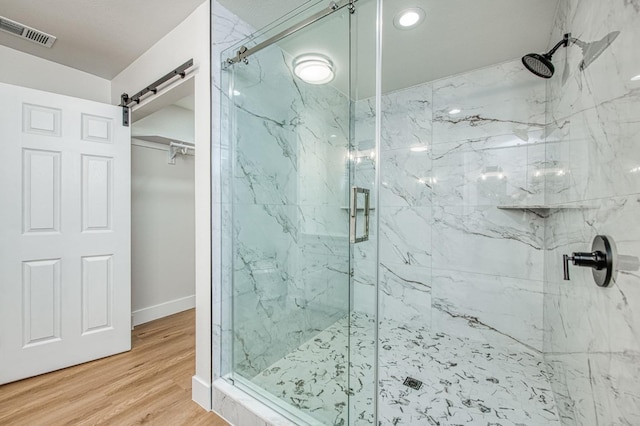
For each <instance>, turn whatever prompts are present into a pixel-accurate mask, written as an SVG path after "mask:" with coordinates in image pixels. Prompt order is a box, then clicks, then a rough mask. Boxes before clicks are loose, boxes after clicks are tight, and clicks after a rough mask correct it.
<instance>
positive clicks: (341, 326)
mask: <svg viewBox="0 0 640 426" xmlns="http://www.w3.org/2000/svg"><path fill="white" fill-rule="evenodd" d="M373 326H374V324H373V321H372V319H371V317H369V316H367V315H364V314H358V313H354V314H352V315H351V324H349V318H348V317H345V318H342V319H340V320H339V321H337V322H336V323H334V324H333V325H331V326H330V327H328V328H327V329H325V330H323V331H322V332H320V333H319V334H317V335H316V336H314V337H313V338H312V339H310V340H309V341H307V342H305V343H303V344H302V345H300V346H299V347H298V348H296V349H295V350H293V351H292V352H290V353H289V354H287V355H286V356H285V357H283V358H282V359H280V360H278V361H277V362H275V363H274V364H272V365H271V366H269V367H268V368H266V369H265V370H264V371H262V372H260V373H259V374H258V375H256V376H255V377H254V378H253V379H252V381H253V383H255V384H256V385H258V386H260V387H262V388H264V389H267V390H269V391H270V392H272V393H273V394H274V395H276V396H278V397H280V398H282V399H283V400H284V401H286V402H287V403H288V404H290V405H293V406H294V407H300V408H304V409H305V411H308V412H310V413H312V415H313V416H314V417H315V418H316V419H318V420H319V421H320V422H322V424H327V425H347V424H353V425H366V424H372V418H373V417H372V411H371V407H372V403H373V401H372V398H373V393H372V387H373V385H372V384H371V383H370V382H367V381H366V377H368V376H370V374H371V371H370V369H371V365H370V363H371V355H367V353H366V351H367V349H370V348H371V347H372V345H373V344H374V338H373V332H372V330H373ZM349 329H350V330H351V339H350V340H351V354H349V352H348V351H349V349H348V343H349ZM379 336H380V337H379V339H380V340H379V353H380V369H379V397H378V398H379V400H378V404H379V405H378V415H379V424H380V425H391V424H393V425H450V424H500V425H520V424H526V425H540V426H542V425H555V424H559V423H558V418H557V414H556V409H555V403H554V399H553V395H552V393H551V389H550V385H549V381H548V380H549V377H548V374H547V372H546V369H545V366H544V363H543V362H542V355H541V354H540V353H539V352H537V351H531V350H529V349H527V348H526V347H524V346H522V345H518V344H517V343H515V344H514V342H513V340H511V339H508V338H502V337H500V336H496V337H495V339H492V341H491V343H489V342H487V341H480V340H473V339H468V338H463V337H458V336H456V335H452V334H449V333H445V332H438V331H436V330H434V329H431V328H430V327H426V326H416V327H408V326H406V325H403V324H400V323H397V322H395V321H393V320H387V319H384V320H382V321H381V322H380V330H379ZM349 359H350V360H351V379H350V381H348V380H349V377H348V375H349V370H348V369H347V368H346V367H347V363H348V362H349ZM407 376H411V377H413V378H416V379H418V380H420V381H422V382H423V386H422V388H421V389H420V390H413V389H410V388H408V387H406V386H404V385H403V381H404V379H405V377H407ZM363 379H365V380H363ZM349 386H350V387H351V388H349ZM347 393H349V394H351V398H354V399H356V403H355V404H354V405H355V406H356V407H359V408H360V410H361V411H360V412H355V413H354V412H352V413H351V418H348V413H347V410H346V407H345V405H344V404H345V402H346V400H347V399H346V396H347ZM367 407H368V408H367Z"/></svg>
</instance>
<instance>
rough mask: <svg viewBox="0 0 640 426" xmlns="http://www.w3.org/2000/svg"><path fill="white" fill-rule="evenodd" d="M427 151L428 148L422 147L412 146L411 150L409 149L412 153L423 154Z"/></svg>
mask: <svg viewBox="0 0 640 426" xmlns="http://www.w3.org/2000/svg"><path fill="white" fill-rule="evenodd" d="M428 150H429V148H428V147H426V146H424V145H423V146H414V147H413V148H411V151H412V152H425V151H428Z"/></svg>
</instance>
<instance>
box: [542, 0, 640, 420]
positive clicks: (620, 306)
mask: <svg viewBox="0 0 640 426" xmlns="http://www.w3.org/2000/svg"><path fill="white" fill-rule="evenodd" d="M554 27H555V33H554V35H553V37H552V40H551V41H552V42H555V41H557V40H559V39H560V38H561V37H562V34H564V33H565V32H571V33H572V35H573V36H574V37H578V38H579V39H580V40H581V41H583V42H595V41H599V40H601V39H602V38H603V37H605V36H607V35H608V34H610V33H612V32H614V31H619V32H620V33H619V35H618V37H617V38H615V40H614V41H613V43H612V44H611V45H610V47H609V48H608V49H606V50H605V51H604V52H603V53H602V54H601V56H600V57H598V58H597V59H596V60H595V61H594V62H593V63H591V64H590V65H589V66H588V67H586V68H585V69H584V70H581V69H580V64H581V61H582V60H583V50H582V49H581V48H580V47H578V46H577V45H571V46H569V47H568V48H567V49H563V50H562V51H560V52H558V54H556V57H554V62H555V63H556V76H555V77H554V78H553V79H551V80H550V81H549V84H548V91H547V97H548V102H549V103H548V108H547V122H548V130H547V133H548V140H547V158H546V160H547V163H546V165H545V168H546V169H547V170H548V171H552V172H548V173H545V175H546V176H547V179H546V191H545V195H546V202H547V203H548V204H551V205H555V206H557V207H558V208H557V209H556V210H552V212H553V213H552V214H551V215H550V217H549V218H548V219H547V221H546V243H545V245H546V247H547V250H546V252H545V267H546V272H545V273H546V277H545V298H544V319H545V339H544V348H545V353H546V354H545V359H546V362H547V364H548V367H549V369H550V371H551V372H552V373H553V374H552V385H553V390H554V394H555V398H556V401H557V403H558V409H559V412H560V417H561V419H562V421H563V423H564V424H566V425H593V424H616V425H632V424H633V425H635V424H640V382H639V381H638V377H640V273H639V272H638V271H619V272H618V274H617V279H616V280H615V283H614V285H613V287H611V288H607V289H602V288H598V287H597V286H596V285H595V283H594V282H593V279H592V277H591V272H590V271H589V270H586V269H583V268H572V270H571V274H572V275H571V280H570V281H563V279H562V255H563V254H569V253H571V252H575V251H590V248H591V241H592V239H593V237H594V236H595V235H597V234H607V235H610V236H611V237H613V239H614V240H615V242H616V243H617V248H618V252H619V254H623V255H631V256H640V79H638V80H636V81H633V80H632V77H634V76H636V75H639V74H640V55H638V46H640V2H638V1H637V0H627V1H615V2H601V1H596V0H583V1H578V0H566V1H563V2H561V7H560V8H559V11H558V15H557V17H556V22H555V25H554ZM587 53H588V52H587ZM560 171H561V173H560ZM559 175H561V176H559Z"/></svg>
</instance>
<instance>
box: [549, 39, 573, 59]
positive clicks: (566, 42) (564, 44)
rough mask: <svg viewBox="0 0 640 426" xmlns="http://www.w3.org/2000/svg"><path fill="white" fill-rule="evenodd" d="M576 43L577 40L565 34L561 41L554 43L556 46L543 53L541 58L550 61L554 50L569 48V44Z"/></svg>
mask: <svg viewBox="0 0 640 426" xmlns="http://www.w3.org/2000/svg"><path fill="white" fill-rule="evenodd" d="M576 41H579V40H578V39H576V38H572V37H571V33H566V34H565V35H564V37H563V38H562V40H560V41H559V42H558V43H556V45H555V46H553V49H551V50H550V51H548V52H547V53H545V54H544V55H543V56H544V57H545V58H547V59H551V57H552V56H553V54H554V53H556V50H558V49H560V48H561V47H567V46H569V43H575V42H576Z"/></svg>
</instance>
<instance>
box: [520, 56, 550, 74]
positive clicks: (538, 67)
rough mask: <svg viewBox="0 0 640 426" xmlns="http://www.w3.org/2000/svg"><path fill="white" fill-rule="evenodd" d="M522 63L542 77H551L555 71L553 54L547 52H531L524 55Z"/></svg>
mask: <svg viewBox="0 0 640 426" xmlns="http://www.w3.org/2000/svg"><path fill="white" fill-rule="evenodd" d="M522 63H523V64H524V66H525V67H527V69H528V70H529V71H531V72H532V73H534V74H535V75H537V76H538V77H542V78H551V77H552V76H553V72H554V71H555V68H554V67H553V64H552V63H551V55H547V54H543V55H540V54H538V53H529V54H528V55H524V56H523V57H522Z"/></svg>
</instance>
